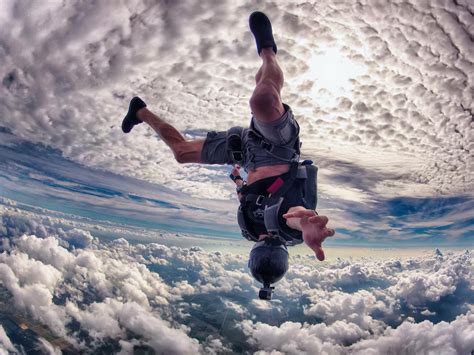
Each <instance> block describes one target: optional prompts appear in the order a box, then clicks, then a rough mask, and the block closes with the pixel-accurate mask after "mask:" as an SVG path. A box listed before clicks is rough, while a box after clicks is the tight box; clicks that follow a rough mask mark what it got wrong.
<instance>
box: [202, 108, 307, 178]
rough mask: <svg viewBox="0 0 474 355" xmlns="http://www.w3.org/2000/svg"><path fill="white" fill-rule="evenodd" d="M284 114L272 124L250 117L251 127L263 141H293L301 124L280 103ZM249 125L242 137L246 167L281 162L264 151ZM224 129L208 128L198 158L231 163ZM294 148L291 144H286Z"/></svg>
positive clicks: (279, 142)
mask: <svg viewBox="0 0 474 355" xmlns="http://www.w3.org/2000/svg"><path fill="white" fill-rule="evenodd" d="M283 106H284V107H285V113H284V114H283V116H281V117H280V118H279V119H278V120H276V121H274V122H271V123H262V122H259V121H257V120H256V119H255V117H252V120H251V124H250V125H251V126H252V125H253V127H254V128H255V129H256V130H257V131H258V132H260V134H261V135H263V136H264V137H265V139H266V140H268V141H269V142H271V143H272V144H274V145H278V146H288V147H289V145H291V144H293V142H294V139H295V138H296V137H297V136H298V135H299V133H300V127H299V125H298V122H296V120H295V118H294V116H293V112H292V111H291V108H290V107H289V106H288V105H286V104H283ZM249 130H250V129H249V128H245V129H244V132H243V136H242V150H243V153H244V164H243V168H244V169H245V170H247V171H248V170H249V169H251V170H254V169H256V168H259V167H261V166H269V165H279V164H284V163H285V161H282V160H279V159H277V158H275V157H273V156H271V155H270V154H268V153H267V151H266V150H265V149H263V148H262V146H261V145H260V141H259V140H258V139H256V137H255V136H254V135H251V134H249ZM226 138H227V131H220V132H216V131H211V132H208V133H207V137H206V140H205V141H204V145H203V148H202V152H201V161H202V163H204V164H232V163H233V161H232V159H231V157H230V156H229V153H228V151H227V145H226ZM289 148H293V147H289Z"/></svg>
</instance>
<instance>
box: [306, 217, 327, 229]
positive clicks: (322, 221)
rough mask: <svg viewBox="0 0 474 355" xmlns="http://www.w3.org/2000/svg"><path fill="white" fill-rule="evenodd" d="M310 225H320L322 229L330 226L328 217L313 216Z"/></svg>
mask: <svg viewBox="0 0 474 355" xmlns="http://www.w3.org/2000/svg"><path fill="white" fill-rule="evenodd" d="M308 221H309V222H310V223H314V224H319V225H320V226H321V227H326V224H328V221H329V220H328V218H327V217H326V216H313V217H310V218H309V220H308Z"/></svg>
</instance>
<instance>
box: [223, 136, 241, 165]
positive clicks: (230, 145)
mask: <svg viewBox="0 0 474 355" xmlns="http://www.w3.org/2000/svg"><path fill="white" fill-rule="evenodd" d="M243 131H244V129H243V128H242V127H232V128H231V129H229V130H228V131H227V137H226V148H227V152H228V153H229V155H230V158H231V159H232V161H233V162H234V163H235V164H240V165H242V163H243V162H244V154H243V152H242V132H243Z"/></svg>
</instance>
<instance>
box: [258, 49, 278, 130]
mask: <svg viewBox="0 0 474 355" xmlns="http://www.w3.org/2000/svg"><path fill="white" fill-rule="evenodd" d="M260 58H262V61H263V63H262V66H261V67H260V69H259V70H258V72H257V75H256V77H255V80H256V87H255V90H254V92H253V94H252V97H251V98H250V108H251V109H252V113H253V115H254V116H255V118H256V119H257V120H259V121H262V122H264V123H267V122H272V121H275V120H278V119H279V118H280V117H281V116H282V115H283V113H284V112H285V108H284V107H283V103H282V102H281V98H280V92H281V89H282V87H283V82H284V78H283V72H282V70H281V68H280V66H279V65H278V62H277V59H276V54H275V52H274V51H273V49H272V48H270V47H268V48H263V49H262V51H261V52H260Z"/></svg>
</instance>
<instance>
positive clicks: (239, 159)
mask: <svg viewBox="0 0 474 355" xmlns="http://www.w3.org/2000/svg"><path fill="white" fill-rule="evenodd" d="M230 154H231V155H232V159H233V160H234V161H235V162H239V163H240V162H242V161H243V160H244V157H243V155H242V152H241V151H238V150H233V151H231V153H230Z"/></svg>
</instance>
